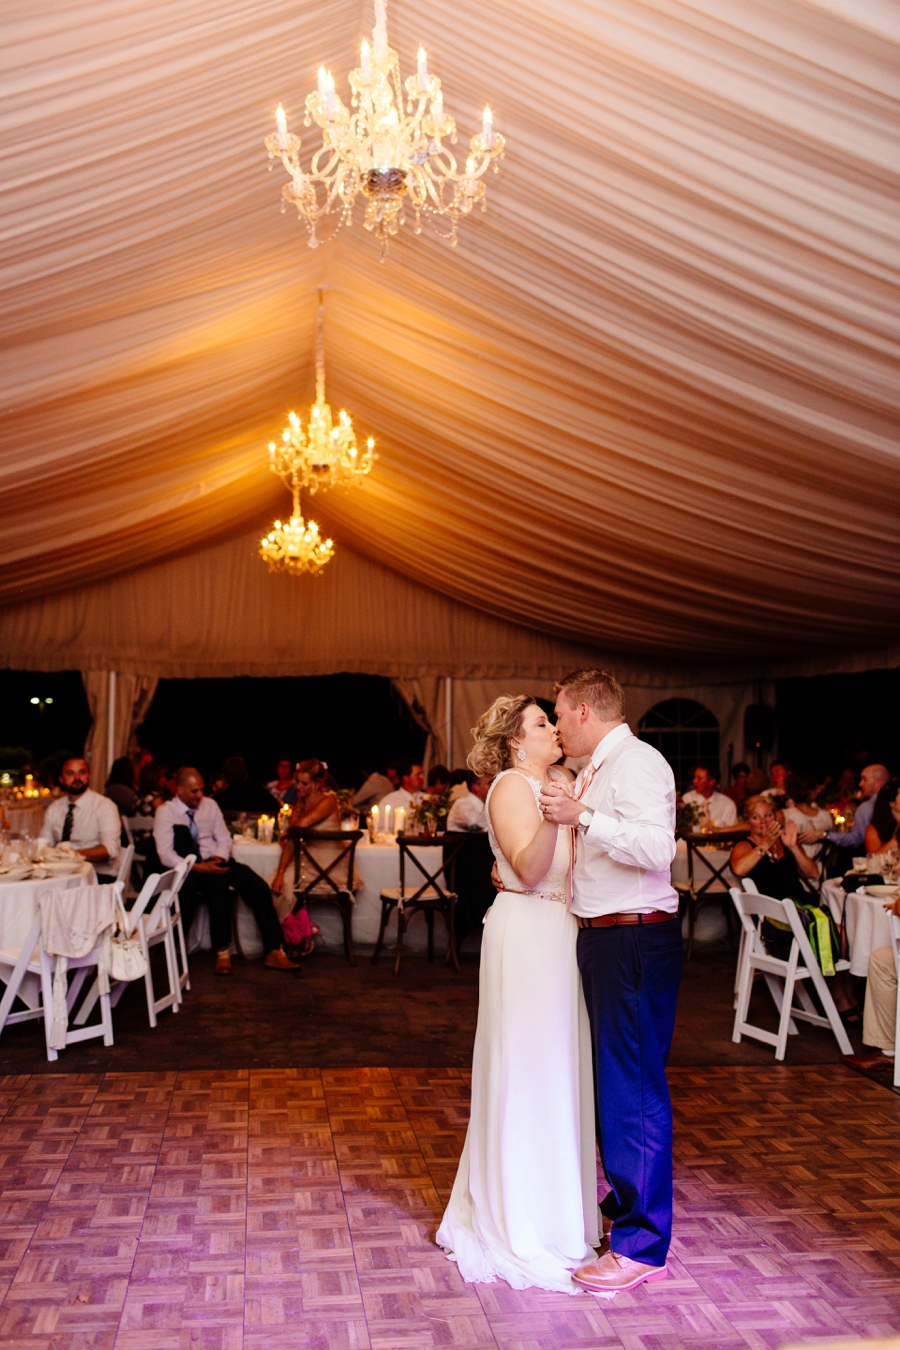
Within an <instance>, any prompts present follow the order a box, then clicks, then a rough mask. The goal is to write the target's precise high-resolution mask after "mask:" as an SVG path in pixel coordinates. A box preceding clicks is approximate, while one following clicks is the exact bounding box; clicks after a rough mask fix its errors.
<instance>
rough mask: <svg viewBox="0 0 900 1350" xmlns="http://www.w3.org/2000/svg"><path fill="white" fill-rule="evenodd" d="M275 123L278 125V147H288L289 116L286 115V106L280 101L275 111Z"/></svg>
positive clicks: (283, 148) (284, 148)
mask: <svg viewBox="0 0 900 1350" xmlns="http://www.w3.org/2000/svg"><path fill="white" fill-rule="evenodd" d="M275 123H276V125H277V127H278V147H279V149H281V150H286V149H287V144H288V138H287V118H286V117H285V115H284V108H282V106H281V104H280V103H279V105H278V107H277V109H276V111H275Z"/></svg>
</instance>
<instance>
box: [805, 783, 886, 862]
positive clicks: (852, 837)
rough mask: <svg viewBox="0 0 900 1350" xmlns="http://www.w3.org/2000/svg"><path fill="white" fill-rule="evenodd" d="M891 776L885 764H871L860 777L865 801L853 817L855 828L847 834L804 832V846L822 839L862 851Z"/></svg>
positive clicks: (860, 786) (833, 831)
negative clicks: (878, 802) (881, 792)
mask: <svg viewBox="0 0 900 1350" xmlns="http://www.w3.org/2000/svg"><path fill="white" fill-rule="evenodd" d="M890 777H891V775H890V774H889V773H888V771H887V769H886V768H885V767H884V765H883V764H869V765H867V767H866V768H865V769H863V771H862V773H861V774H860V775H859V790H860V792H861V793H862V795H863V797H864V798H865V801H862V802H860V804H859V806H858V807H857V808H856V811H855V813H854V816H853V828H852V829H851V830H848V831H847V833H846V834H841V833H840V831H838V830H804V831H803V833H802V834H801V835H800V842H801V843H802V844H815V843H817V842H818V840H820V839H828V840H830V842H831V843H832V844H837V846H838V848H851V849H854V850H856V849H861V848H863V847H864V845H865V838H866V826H867V825H869V824H870V823H871V820H872V813H873V811H874V810H875V798H876V797H877V796H878V793H879V792H880V791H881V789H882V788H883V787H884V785H885V783H887V782H889V781H890Z"/></svg>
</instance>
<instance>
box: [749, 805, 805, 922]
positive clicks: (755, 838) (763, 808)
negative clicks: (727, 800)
mask: <svg viewBox="0 0 900 1350" xmlns="http://www.w3.org/2000/svg"><path fill="white" fill-rule="evenodd" d="M745 818H746V821H747V824H748V825H749V827H750V837H749V839H742V840H741V841H740V843H738V844H735V846H734V848H733V849H732V850H731V861H730V867H731V870H732V872H733V873H734V875H735V876H736V877H737V878H738V879H739V880H740V878H741V877H749V876H751V875H752V877H753V880H754V881H755V883H756V889H757V890H758V891H759V892H760V894H761V895H771V896H772V897H773V898H774V899H776V900H783V899H784V898H785V896H790V897H791V899H792V900H800V901H802V902H803V903H804V904H809V902H810V898H811V893H810V891H809V889H808V887H806V886H804V884H803V882H804V879H805V880H807V881H818V879H819V869H818V868H817V867H816V864H815V863H814V862H813V860H812V858H808V857H807V856H806V854H805V853H804V852H803V849H802V848H801V847H800V845H799V843H798V842H797V826H796V824H795V822H794V821H793V820H789V821H788V822H787V823H786V824H785V825H784V826H782V825H781V824H780V822H779V820H778V817H777V816H776V814H775V808H774V807H773V805H772V803H771V802H770V801H769V799H768V797H765V796H763V795H762V794H760V795H758V796H756V797H751V798H750V799H749V801H748V802H747V805H746V807H745Z"/></svg>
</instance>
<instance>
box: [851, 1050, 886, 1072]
mask: <svg viewBox="0 0 900 1350" xmlns="http://www.w3.org/2000/svg"><path fill="white" fill-rule="evenodd" d="M844 1063H845V1064H852V1065H853V1066H854V1068H856V1069H882V1070H884V1069H890V1070H891V1071H893V1068H894V1061H893V1059H892V1058H891V1056H890V1055H885V1054H882V1052H881V1051H880V1050H872V1051H871V1052H870V1053H869V1054H868V1055H845V1056H844Z"/></svg>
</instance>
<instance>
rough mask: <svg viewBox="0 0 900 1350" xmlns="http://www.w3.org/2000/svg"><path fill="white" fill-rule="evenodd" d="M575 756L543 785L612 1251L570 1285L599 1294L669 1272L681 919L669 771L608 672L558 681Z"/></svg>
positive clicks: (567, 744)
mask: <svg viewBox="0 0 900 1350" xmlns="http://www.w3.org/2000/svg"><path fill="white" fill-rule="evenodd" d="M556 689H557V700H556V715H557V729H558V731H559V733H560V736H561V739H562V745H563V749H564V750H565V751H566V753H567V754H569V755H582V754H589V755H590V757H591V758H590V762H589V763H588V764H587V765H586V766H585V768H584V769H583V770H582V772H581V773H580V774H579V775H578V778H577V780H576V782H575V785H574V788H573V787H572V786H571V785H570V784H569V783H561V782H559V781H556V782H554V783H553V784H551V786H550V787H548V788H546V789H545V790H544V791H543V792H542V793H541V810H542V811H543V813H544V815H545V817H546V818H547V819H548V820H552V821H555V822H556V823H557V824H559V825H562V826H569V827H572V829H573V835H574V845H575V857H574V865H573V869H572V889H573V893H574V898H573V903H572V912H573V914H575V915H576V917H577V919H578V927H579V929H580V931H579V934H578V968H579V970H580V971H581V979H582V984H583V986H584V995H585V1001H586V1003H587V1008H588V1015H589V1017H590V1022H591V1030H592V1032H593V1041H594V1061H595V1071H596V1081H597V1112H598V1114H597V1118H598V1120H599V1122H600V1151H601V1155H602V1158H603V1167H604V1170H605V1172H606V1177H607V1180H608V1181H609V1184H610V1186H611V1187H612V1190H611V1191H610V1193H609V1195H607V1196H606V1198H605V1199H604V1200H603V1202H602V1204H601V1206H600V1208H601V1210H602V1211H603V1214H604V1218H605V1221H606V1222H605V1223H604V1227H605V1228H606V1226H607V1224H608V1223H609V1222H610V1221H611V1225H612V1226H611V1228H609V1230H608V1231H609V1250H608V1251H605V1252H604V1253H603V1254H602V1255H601V1256H600V1257H599V1259H598V1260H596V1261H592V1262H590V1263H589V1264H588V1265H586V1266H582V1267H581V1268H580V1269H579V1270H577V1271H576V1272H575V1274H574V1276H573V1278H574V1279H575V1280H576V1282H577V1283H579V1284H580V1285H582V1286H583V1287H584V1288H586V1289H590V1290H592V1291H595V1292H598V1293H601V1294H602V1293H607V1294H614V1293H618V1292H619V1291H621V1290H623V1289H633V1288H634V1287H635V1286H636V1285H638V1284H641V1283H642V1282H643V1281H644V1280H652V1279H661V1278H662V1277H663V1276H664V1275H665V1265H666V1255H667V1253H668V1249H669V1242H670V1239H671V1232H672V1108H671V1104H670V1101H669V1089H668V1084H667V1082H666V1059H667V1057H668V1053H669V1045H670V1043H671V1040H672V1032H673V1030H674V1027H675V1005H676V1001H677V998H678V985H679V982H680V979H681V924H680V923H679V921H678V896H677V895H676V893H675V891H674V890H673V888H672V883H671V880H670V867H671V863H672V859H673V858H674V857H675V780H674V778H673V776H672V770H671V769H670V768H669V765H668V764H667V763H666V761H665V760H664V759H663V757H662V755H661V754H659V752H658V751H656V750H654V749H653V748H652V747H651V746H649V745H646V744H645V743H644V742H643V741H639V740H638V739H637V738H636V737H635V736H633V735H632V733H631V731H630V730H629V728H628V726H627V725H626V723H625V721H624V716H625V702H624V695H623V693H622V688H621V686H620V685H619V684H618V682H617V681H616V680H615V679H614V678H613V676H612V675H610V674H608V673H607V672H606V671H602V670H581V671H576V672H575V673H574V674H572V675H567V676H566V678H565V679H564V680H562V681H560V683H559V684H558V685H557V686H556Z"/></svg>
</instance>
